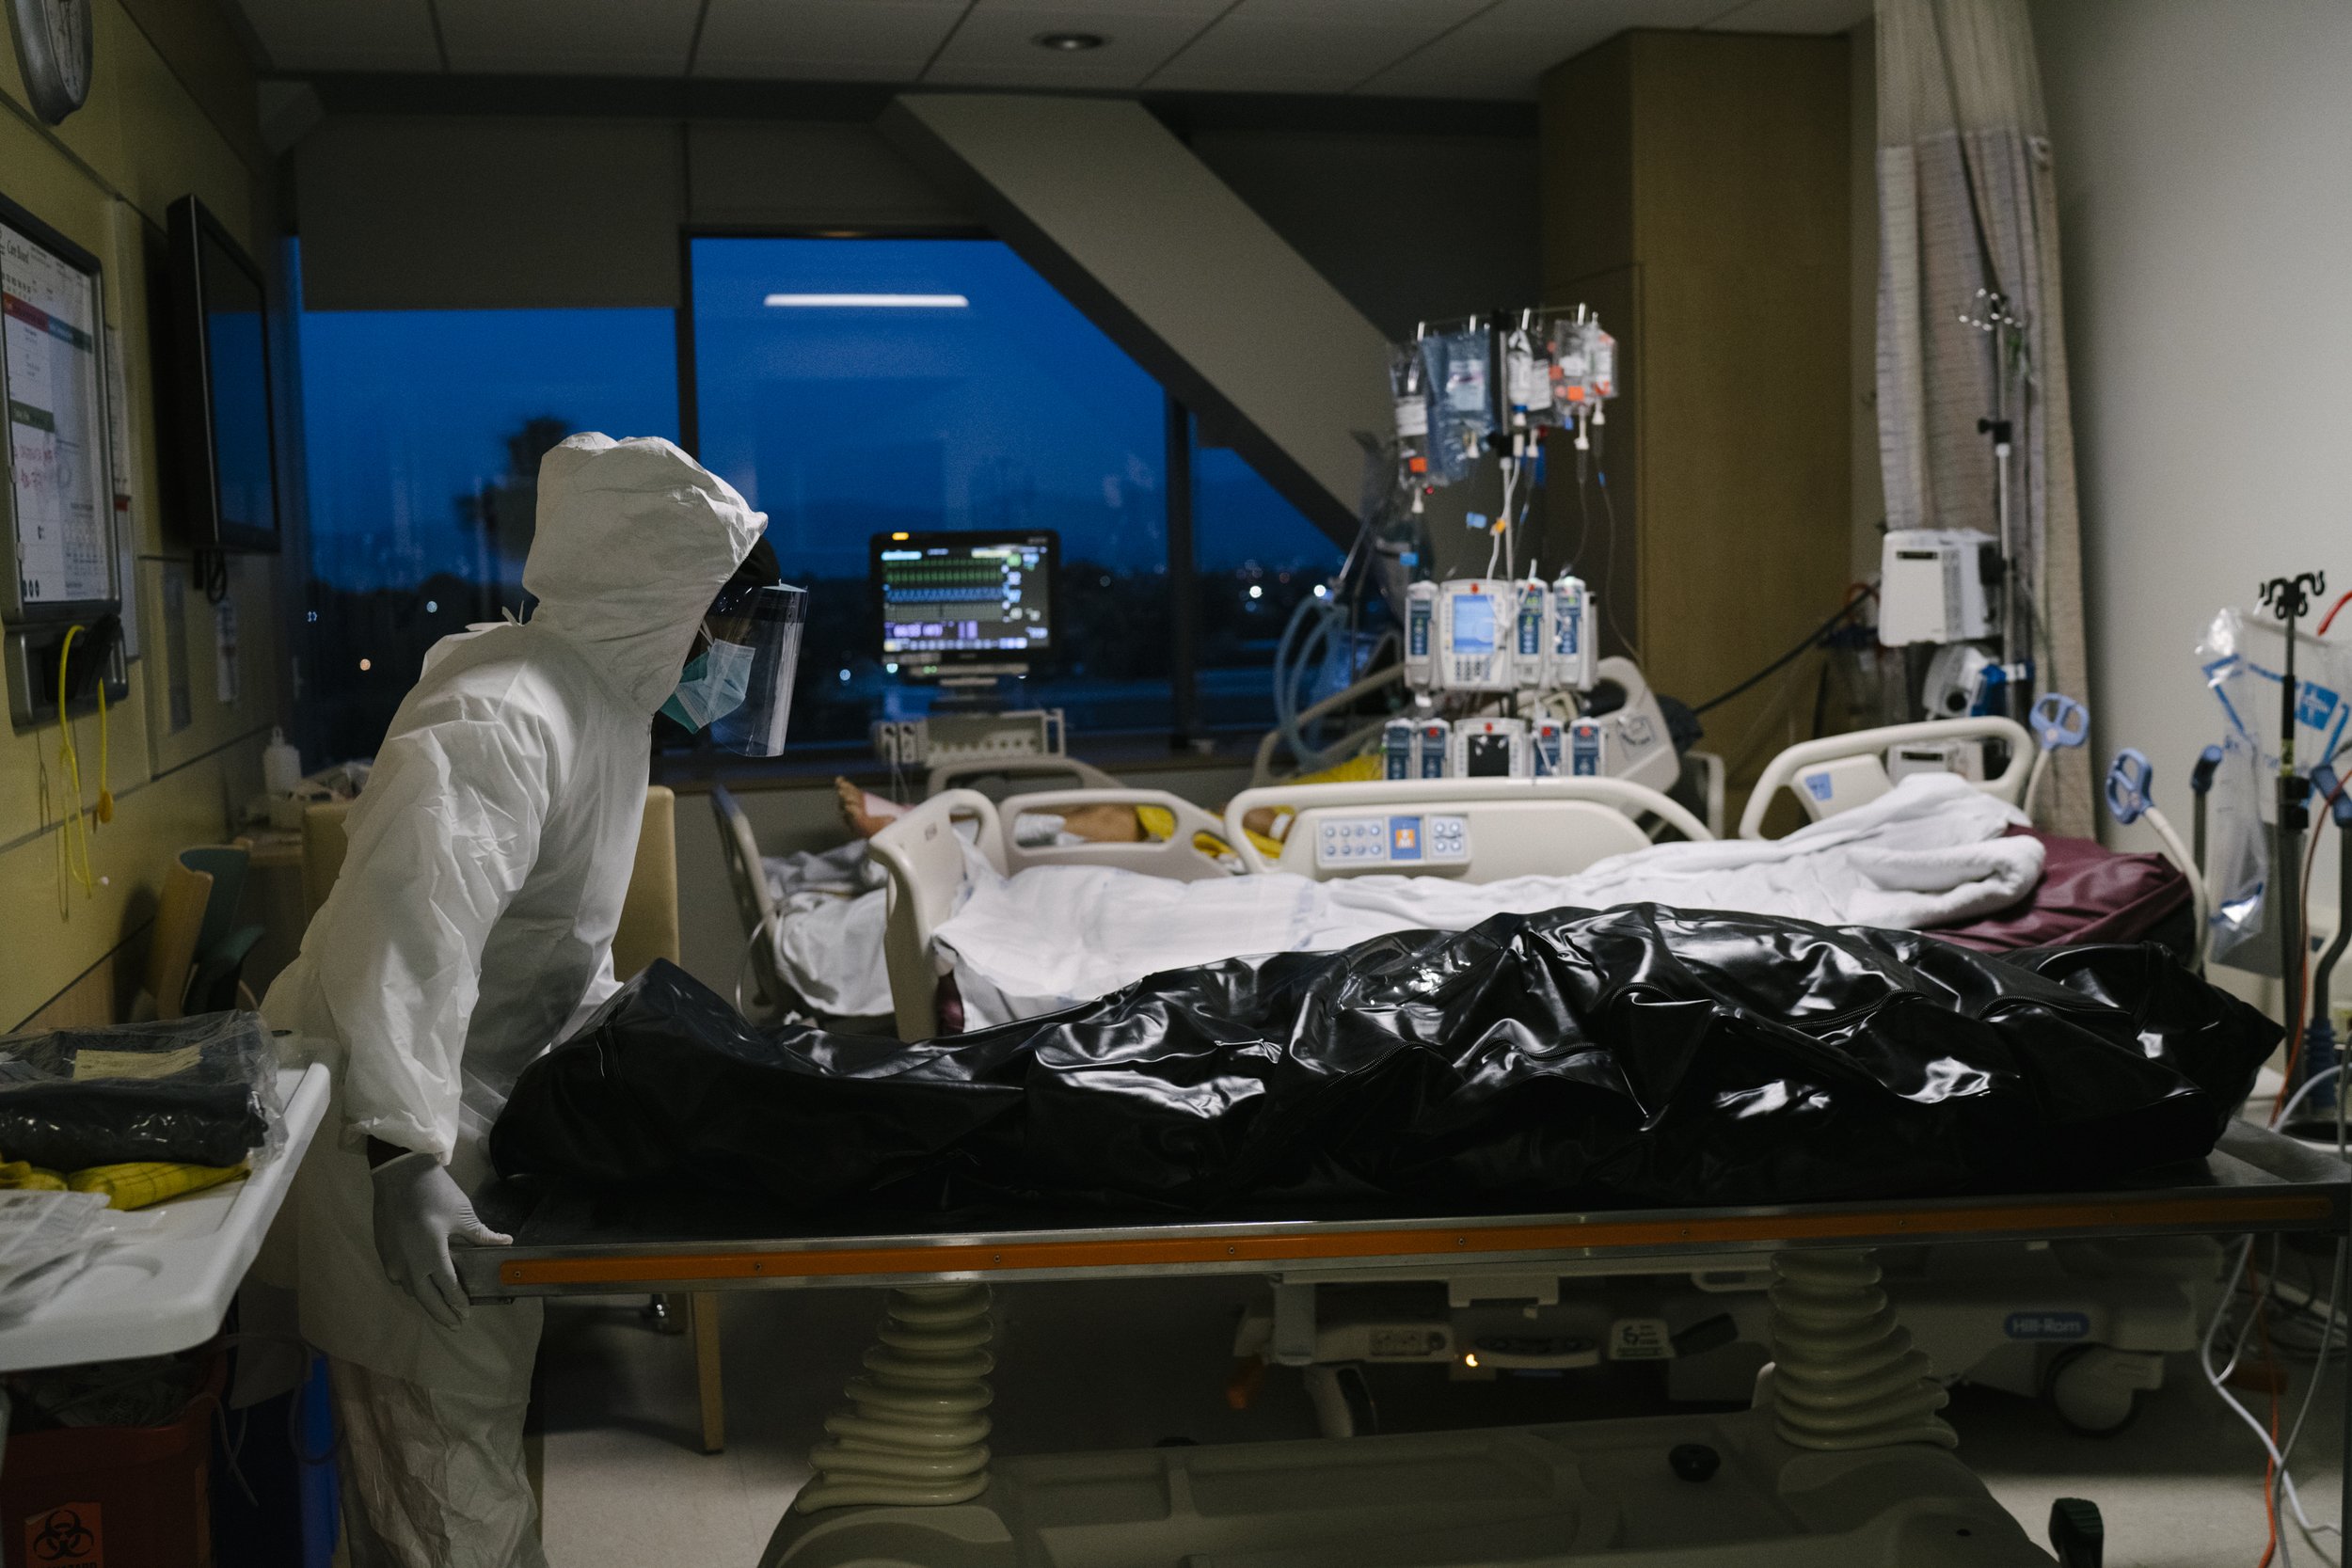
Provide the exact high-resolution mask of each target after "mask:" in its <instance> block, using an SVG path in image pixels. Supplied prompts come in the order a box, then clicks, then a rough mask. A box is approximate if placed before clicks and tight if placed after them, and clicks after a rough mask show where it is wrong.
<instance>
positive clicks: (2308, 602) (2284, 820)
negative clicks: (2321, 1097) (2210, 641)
mask: <svg viewBox="0 0 2352 1568" xmlns="http://www.w3.org/2000/svg"><path fill="white" fill-rule="evenodd" d="M2326 592H2328V577H2327V574H2326V573H2324V572H2301V573H2298V574H2296V576H2294V577H2284V578H2271V579H2270V580H2269V581H2268V582H2265V583H2264V584H2263V585H2262V588H2261V596H2262V602H2263V604H2264V606H2265V608H2267V609H2268V610H2270V612H2271V613H2272V614H2274V615H2276V616H2278V617H2279V619H2280V620H2281V621H2284V622H2285V623H2286V638H2287V659H2286V672H2285V678H2284V681H2283V683H2282V684H2281V686H2280V691H2279V781H2278V790H2279V795H2278V801H2279V823H2278V826H2277V828H2276V829H2275V830H2274V831H2273V837H2272V841H2271V843H2272V853H2273V854H2274V855H2275V856H2276V858H2277V863H2276V864H2275V865H2274V866H2272V868H2271V878H2270V883H2271V886H2272V887H2273V888H2274V889H2275V890H2276V891H2277V893H2278V898H2279V919H2278V930H2279V980H2280V985H2281V986H2283V987H2284V988H2285V992H2286V994H2285V1005H2284V1008H2283V1011H2284V1012H2285V1014H2286V1016H2287V1018H2288V1019H2289V1020H2291V1021H2292V1022H2291V1023H2290V1027H2300V1025H2301V1023H2302V1013H2303V971H2304V966H2305V964H2306V963H2307V962H2308V961H2309V959H2310V957H2311V955H2310V952H2309V951H2308V943H2306V942H2305V941H2304V938H2303V904H2302V894H2301V890H2300V886H2299V884H2300V883H2301V881H2302V879H2303V834H2304V832H2306V830H2307V829H2308V828H2309V827H2310V825H2311V824H2310V820H2309V816H2308V809H2309V801H2310V798H2311V787H2312V786H2311V781H2310V780H2309V779H2307V778H2305V777H2303V775H2302V774H2300V773H2298V772H2296V769H2295V705H2296V703H2295V699H2296V685H2295V636H2296V631H2295V623H2296V622H2297V621H2299V620H2301V619H2302V618H2303V617H2304V616H2306V615H2308V614H2310V613H2311V610H2312V598H2313V597H2314V596H2315V595H2317V594H2325V593H2326ZM2311 1073H2312V1061H2311V1058H2310V1053H2308V1052H2307V1051H2301V1050H2298V1051H2297V1052H2296V1069H2295V1073H2294V1077H2295V1081H2296V1083H2305V1082H2308V1081H2309V1079H2310V1076H2311ZM2289 1086H2290V1087H2292V1086H2293V1085H2289Z"/></svg>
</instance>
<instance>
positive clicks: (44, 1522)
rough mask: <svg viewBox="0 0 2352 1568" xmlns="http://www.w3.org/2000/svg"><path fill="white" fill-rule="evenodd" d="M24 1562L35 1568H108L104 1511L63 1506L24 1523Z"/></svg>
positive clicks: (90, 1506)
mask: <svg viewBox="0 0 2352 1568" xmlns="http://www.w3.org/2000/svg"><path fill="white" fill-rule="evenodd" d="M24 1560H25V1561H26V1562H28V1563H31V1564H33V1565H34V1568H106V1527H105V1524H104V1512H103V1510H102V1509H101V1508H100V1507H99V1506H98V1505H97V1504H96V1503H59V1504H58V1505H57V1506H56V1507H55V1508H53V1509H49V1510H47V1511H46V1512H44V1513H35V1514H30V1515H28V1516H27V1517H26V1518H25V1520H24Z"/></svg>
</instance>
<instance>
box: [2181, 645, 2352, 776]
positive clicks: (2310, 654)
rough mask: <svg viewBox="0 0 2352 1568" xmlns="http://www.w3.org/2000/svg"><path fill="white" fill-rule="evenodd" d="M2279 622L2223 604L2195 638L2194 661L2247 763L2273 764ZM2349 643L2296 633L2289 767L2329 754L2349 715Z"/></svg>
mask: <svg viewBox="0 0 2352 1568" xmlns="http://www.w3.org/2000/svg"><path fill="white" fill-rule="evenodd" d="M2286 646H2287V644H2286V627H2285V626H2284V625H2283V624H2281V623H2280V622H2278V621H2274V620H2271V619H2269V618H2268V617H2266V616H2262V615H2257V614H2253V613H2250V612H2246V611H2240V610H2222V611H2221V612H2220V613H2219V614H2217V615H2216V616H2215V617H2214V618H2213V625H2212V626H2208V627H2207V628H2206V630H2205V638H2204V641H2202V642H2200V643H2199V644H2198V646H2197V666H2198V668H2199V670H2200V671H2201V672H2202V673H2203V674H2204V677H2205V685H2206V687H2207V688H2208V689H2211V690H2212V692H2213V694H2214V698H2215V700H2216V701H2217V702H2218V703H2219V704H2220V705H2221V714H2222V722H2223V726H2224V728H2225V729H2226V730H2227V731H2228V732H2229V733H2230V734H2232V735H2235V736H2243V737H2244V739H2245V741H2246V743H2247V745H2248V746H2249V748H2250V749H2251V752H2252V755H2253V759H2254V766H2255V767H2256V768H2257V769H2258V770H2259V771H2261V772H2263V773H2266V774H2275V773H2277V772H2278V770H2279V704H2280V697H2281V695H2282V693H2283V692H2284V690H2285V687H2286ZM2348 694H2352V644H2339V643H2334V642H2323V641H2320V640H2319V639H2317V638H2315V637H2313V636H2312V635H2311V633H2309V632H2300V633H2298V634H2297V635H2296V640H2295V770H2296V772H2298V773H2301V774H2304V775H2306V776H2308V775H2309V774H2310V773H2311V770H2312V768H2316V767H2318V766H2319V765H2320V764H2321V763H2323V762H2328V761H2331V760H2334V758H2335V757H2336V754H2337V753H2338V752H2340V751H2342V750H2343V749H2344V745H2345V743H2346V728H2347V721H2352V703H2347V702H2346V701H2345V699H2346V696H2347V695H2348Z"/></svg>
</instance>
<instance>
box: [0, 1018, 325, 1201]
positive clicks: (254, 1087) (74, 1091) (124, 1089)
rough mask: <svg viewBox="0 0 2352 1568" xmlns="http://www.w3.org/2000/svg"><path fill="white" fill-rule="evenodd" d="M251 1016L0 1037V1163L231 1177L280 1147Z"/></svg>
mask: <svg viewBox="0 0 2352 1568" xmlns="http://www.w3.org/2000/svg"><path fill="white" fill-rule="evenodd" d="M277 1069H278V1056H277V1051H276V1049H275V1046H274V1045H273V1042H272V1040H271V1038H270V1032H269V1029H268V1026H267V1025H266V1024H264V1023H263V1022H262V1016H261V1015H260V1014H259V1013H249V1012H236V1013H205V1014H200V1015H199V1016H197V1017H194V1018H182V1019H164V1020H157V1021H155V1022H147V1023H123V1024H113V1025H109V1026H107V1027H104V1028H96V1029H56V1030H50V1031H47V1032H42V1033H26V1034H20V1035H0V1159H5V1160H11V1161H24V1162H27V1163H29V1164H33V1165H37V1166H41V1167H44V1168H46V1169H50V1170H60V1171H71V1170H81V1169H85V1168H87V1167H89V1166H93V1165H114V1164H132V1163H135V1162H142V1161H159V1162H166V1163H170V1164H191V1165H207V1166H230V1165H235V1164H239V1163H241V1162H244V1161H246V1159H248V1158H252V1159H255V1160H257V1161H259V1160H265V1159H267V1158H268V1157H269V1156H270V1155H271V1154H274V1153H275V1152H276V1150H277V1148H278V1145H279V1144H280V1143H282V1142H283V1141H284V1137H285V1133H284V1130H283V1129H282V1128H281V1127H280V1125H279V1117H280V1116H281V1114H282V1110H283V1107H282V1106H281V1105H280V1104H279V1102H278V1079H277Z"/></svg>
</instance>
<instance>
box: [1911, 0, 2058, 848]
mask: <svg viewBox="0 0 2352 1568" xmlns="http://www.w3.org/2000/svg"><path fill="white" fill-rule="evenodd" d="M1878 118H1879V138H1878V191H1879V301H1878V304H1879V326H1878V394H1879V401H1878V412H1879V456H1880V462H1881V466H1882V470H1883V475H1884V481H1885V487H1886V523H1887V526H1888V527H1889V528H1966V529H1977V530H1979V531H1983V532H1986V533H1992V532H1994V531H1996V529H1997V526H1998V525H1997V521H1996V516H1995V510H1994V508H1995V500H1994V498H1995V492H1996V479H1997V475H1996V470H1995V467H1994V454H1993V443H1992V441H1991V439H1990V438H1989V437H1988V436H1986V435H1985V434H1984V433H1983V432H1981V431H1979V428H1978V421H1979V420H1982V419H1986V418H1989V417H1990V416H1991V415H1992V414H1993V412H1994V400H1995V392H1996V389H1997V390H1999V391H2001V393H2002V394H2003V396H2004V397H2005V400H2006V413H2007V415H2008V417H2009V419H2010V420H2011V422H2012V427H2013V430H2014V451H2013V452H2012V454H2011V456H2010V532H2011V538H2012V541H2013V548H2014V552H2015V557H2016V564H2017V567H2018V569H2019V574H2020V581H2021V588H2022V592H2021V594H2020V598H2021V600H2022V601H2023V603H2022V604H2021V606H2020V608H2021V609H2023V610H2026V611H2027V613H2025V614H2022V615H2020V616H2019V618H2018V621H2017V624H2016V626H2017V634H2018V638H2019V641H2020V645H2021V647H2026V648H2029V649H2030V652H2031V657H2032V658H2033V660H2034V664H2035V686H2036V688H2037V689H2039V690H2042V691H2062V692H2065V693H2067V694H2068V695H2070V696H2074V697H2080V698H2085V699H2088V697H2089V696H2090V691H2089V689H2088V688H2089V676H2088V672H2087V670H2086V669H2085V666H2084V658H2083V614H2082V544H2081V532H2080V529H2079V526H2078V523H2077V519H2076V515H2075V507H2074V426H2073V420H2072V418H2071V416H2070V414H2069V411H2068V400H2067V390H2066V334H2065V317H2064V314H2063V311H2062V310H2061V309H2060V305H2059V297H2058V198H2057V190H2056V186H2055V183H2054V181H2053V178H2052V172H2051V162H2050V140H2049V127H2048V121H2047V119H2045V117H2044V114H2043V111H2042V72H2041V68H2040V66H2039V65H2038V64H2037V63H2036V61H2035V58H2034V48H2033V32H2032V28H2031V26H2030V24H2028V22H2027V20H2026V0H1878ZM1985 293H1996V294H2000V295H2002V296H2005V297H2006V299H2007V300H2008V302H2009V305H2008V314H2009V315H2010V316H2011V317H2013V318H2015V319H2016V320H2017V321H2018V322H2019V323H2020V324H2021V325H2019V326H2017V327H2016V328H2014V329H2002V330H1996V331H1994V332H1987V331H1985V330H1983V329H1982V328H1981V326H1979V325H1978V323H1979V322H1982V321H1984V320H1985V319H1987V306H1988V302H1987V300H1986V299H1985V298H1984V297H1983V295H1984V294H1985ZM2057 764H2058V765H2057V767H2055V768H2053V769H2052V773H2051V776H2050V777H2049V778H2048V779H2047V780H2045V781H2044V783H2043V784H2042V795H2041V816H2042V824H2043V825H2044V826H2046V827H2049V828H2051V829H2053V830H2055V831H2057V832H2061V833H2068V834H2074V835H2078V836H2082V837H2090V836H2092V833H2093V831H2094V827H2095V816H2094V810H2095V806H2094V800H2093V796H2092V791H2091V768H2090V755H2089V753H2088V752H2087V751H2082V750H2077V751H2071V752H2059V753H2058V758H2057Z"/></svg>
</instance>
